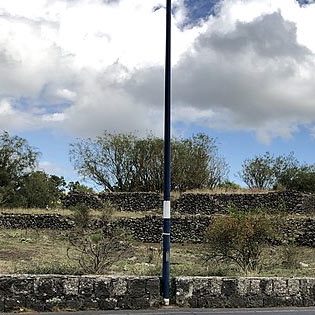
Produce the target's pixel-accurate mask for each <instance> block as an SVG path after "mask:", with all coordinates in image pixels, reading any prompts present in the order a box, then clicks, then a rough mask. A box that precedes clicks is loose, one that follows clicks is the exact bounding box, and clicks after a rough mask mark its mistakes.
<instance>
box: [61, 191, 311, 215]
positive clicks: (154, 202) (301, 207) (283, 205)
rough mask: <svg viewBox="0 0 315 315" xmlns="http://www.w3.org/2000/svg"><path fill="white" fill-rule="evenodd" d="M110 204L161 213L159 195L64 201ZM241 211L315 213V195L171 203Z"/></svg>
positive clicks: (180, 207)
mask: <svg viewBox="0 0 315 315" xmlns="http://www.w3.org/2000/svg"><path fill="white" fill-rule="evenodd" d="M106 201H109V202H110V203H111V204H112V205H113V206H115V207H116V208H117V209H118V210H121V211H148V210H153V209H162V197H161V195H160V194H158V193H140V192H135V193H100V194H82V193H71V194H68V195H67V196H66V197H65V198H64V199H63V201H62V203H63V205H64V207H70V206H75V205H77V204H78V203H85V204H87V205H88V206H90V207H92V208H102V205H104V202H106ZM231 206H232V207H233V206H234V207H236V208H239V209H254V208H263V209H268V210H269V211H271V212H272V211H279V210H283V211H286V212H289V213H314V212H315V195H311V194H303V193H300V192H292V191H284V192H269V193H260V194H192V193H185V194H182V195H181V197H180V198H179V199H176V200H174V201H172V204H171V207H172V210H174V211H176V212H178V213H187V214H196V213H199V214H207V215H211V214H215V213H224V212H226V210H227V208H228V207H231Z"/></svg>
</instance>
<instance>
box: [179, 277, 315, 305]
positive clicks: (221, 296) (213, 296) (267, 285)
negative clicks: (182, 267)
mask: <svg viewBox="0 0 315 315" xmlns="http://www.w3.org/2000/svg"><path fill="white" fill-rule="evenodd" d="M173 287H174V291H175V292H176V294H175V296H174V297H173V298H174V303H175V304H176V305H178V306H182V307H193V308H195V307H198V308H201V307H206V308H221V307H233V308H238V307H275V306H312V305H314V302H315V279H314V278H311V279H306V278H221V277H178V278H175V279H174V280H173Z"/></svg>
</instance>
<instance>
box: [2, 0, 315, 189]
mask: <svg viewBox="0 0 315 315" xmlns="http://www.w3.org/2000/svg"><path fill="white" fill-rule="evenodd" d="M172 4H173V11H172V12H173V16H172V135H173V136H177V137H178V136H183V137H189V136H191V135H192V134H194V133H198V132H204V133H206V134H208V135H209V136H211V137H214V138H216V139H217V144H218V148H219V153H220V154H221V155H223V156H224V157H225V159H226V161H227V162H228V164H229V165H230V174H229V177H230V180H232V181H235V182H237V183H240V184H242V182H241V181H240V179H239V178H238V177H237V172H238V171H239V170H240V169H241V164H242V162H243V161H244V160H245V159H246V158H251V157H253V156H255V155H257V154H263V153H264V152H266V151H269V152H271V153H272V154H275V155H280V154H288V153H290V152H291V151H293V152H294V153H295V156H296V157H297V158H298V159H299V160H300V161H301V162H306V163H309V164H313V163H315V38H314V29H315V19H314V16H315V1H311V0H300V1H297V0H173V1H172ZM0 29H1V32H0V130H7V131H9V132H10V134H11V135H19V136H20V137H23V138H25V139H27V141H28V142H29V144H30V145H32V146H34V147H36V148H38V150H39V151H40V152H41V153H42V154H41V157H40V163H39V168H40V169H43V170H45V171H46V172H48V173H50V174H56V175H59V176H64V177H65V178H66V180H67V181H70V180H79V179H80V178H79V177H78V175H77V174H76V172H75V170H74V169H73V166H72V165H71V163H70V161H69V155H68V152H69V143H73V142H75V141H76V139H77V138H82V137H92V138H93V137H96V136H99V135H101V134H102V132H103V131H104V130H107V131H109V132H137V134H138V135H139V136H143V135H145V134H146V133H148V132H152V133H154V134H155V135H157V136H160V137H163V110H164V99H163V95H164V92H163V90H164V86H163V85H164V60H165V1H164V0H163V1H160V0H32V1H28V3H27V6H22V5H21V1H20V0H10V1H7V0H0Z"/></svg>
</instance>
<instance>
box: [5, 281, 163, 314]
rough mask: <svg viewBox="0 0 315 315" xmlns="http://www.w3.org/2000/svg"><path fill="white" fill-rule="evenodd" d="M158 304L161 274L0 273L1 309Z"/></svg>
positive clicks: (58, 308)
mask: <svg viewBox="0 0 315 315" xmlns="http://www.w3.org/2000/svg"><path fill="white" fill-rule="evenodd" d="M159 304H160V280H159V278H158V277H109V276H58V275H45V276H44V275H36V276H35V275H3V276H0V312H13V311H23V310H34V311H58V310H89V309H90V310H94V309H96V310H113V309H142V308H149V307H153V306H158V305H159Z"/></svg>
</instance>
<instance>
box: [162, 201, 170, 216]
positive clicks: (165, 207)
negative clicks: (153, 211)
mask: <svg viewBox="0 0 315 315" xmlns="http://www.w3.org/2000/svg"><path fill="white" fill-rule="evenodd" d="M163 218H164V219H170V218H171V202H170V201H164V202H163Z"/></svg>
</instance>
